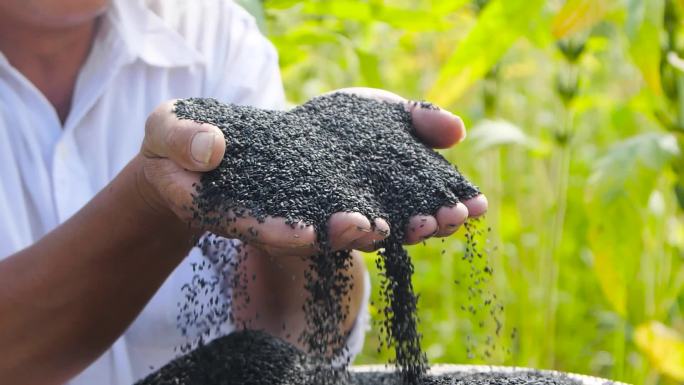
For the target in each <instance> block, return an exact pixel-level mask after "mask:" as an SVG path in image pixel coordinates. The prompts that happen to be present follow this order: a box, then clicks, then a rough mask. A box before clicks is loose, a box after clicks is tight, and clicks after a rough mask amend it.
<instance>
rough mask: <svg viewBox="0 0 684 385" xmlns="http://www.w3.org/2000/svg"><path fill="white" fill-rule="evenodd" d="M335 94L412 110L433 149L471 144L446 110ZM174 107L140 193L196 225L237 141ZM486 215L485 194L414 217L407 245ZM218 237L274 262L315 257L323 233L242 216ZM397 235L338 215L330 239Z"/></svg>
mask: <svg viewBox="0 0 684 385" xmlns="http://www.w3.org/2000/svg"><path fill="white" fill-rule="evenodd" d="M335 92H345V93H353V94H356V95H359V96H362V97H368V98H374V99H378V100H384V101H389V102H396V103H403V104H404V105H405V106H406V108H407V110H408V111H410V113H411V116H412V119H413V124H414V127H415V130H416V134H417V136H418V137H419V138H420V139H421V140H422V141H423V142H424V143H425V144H426V145H429V146H431V147H433V148H448V147H451V146H453V145H455V144H456V143H458V142H460V141H461V140H463V139H464V138H465V128H464V126H463V122H462V120H461V119H460V118H459V117H458V116H455V115H453V114H451V113H450V112H448V111H445V110H442V109H427V108H422V107H421V106H420V104H418V103H413V102H410V101H407V100H406V99H403V98H401V97H400V96H398V95H395V94H393V93H390V92H387V91H383V90H377V89H370V88H346V89H342V90H339V91H335ZM174 103H175V101H173V100H172V101H168V102H165V103H163V104H161V105H160V106H159V107H157V108H156V109H155V111H154V112H153V113H152V114H151V115H150V116H149V118H148V120H147V123H146V125H145V139H144V141H143V145H142V149H141V151H140V157H141V158H142V164H143V166H142V168H143V169H142V173H141V174H142V183H144V184H146V185H148V186H151V188H141V189H140V190H141V193H142V194H143V195H144V198H145V199H146V201H147V202H148V204H149V205H150V206H152V207H153V208H154V209H156V210H164V211H168V210H171V211H172V212H173V213H174V214H175V215H176V216H178V217H179V218H180V219H181V220H183V221H187V222H190V221H191V219H192V210H191V207H192V206H193V198H192V195H193V194H195V192H196V187H195V186H196V185H197V184H199V183H200V177H201V174H202V173H203V172H206V171H209V170H212V169H214V168H216V167H217V166H218V165H219V163H220V162H221V159H222V158H223V155H224V153H225V151H230V138H228V140H227V142H228V145H226V139H225V138H224V137H223V134H222V132H221V130H219V128H218V127H215V126H213V125H210V124H206V123H198V122H193V121H191V120H181V119H178V118H177V117H176V115H175V113H174V112H173V108H174ZM486 210H487V199H486V198H485V196H484V195H478V196H476V197H474V198H472V199H469V200H467V201H464V202H462V203H458V204H456V205H455V206H451V207H442V208H440V209H439V210H437V212H436V213H435V214H434V215H424V216H415V217H413V218H411V219H410V220H409V224H408V225H407V228H406V229H405V234H406V235H405V239H404V241H405V243H407V244H415V243H418V242H420V241H422V240H424V239H427V238H430V237H433V236H435V237H444V236H448V235H451V234H453V233H454V232H455V231H456V230H457V229H458V228H459V227H460V226H461V225H462V224H463V223H464V222H465V220H466V219H467V218H468V217H477V216H480V215H482V214H484V213H485V211H486ZM204 230H211V231H212V232H216V233H219V234H222V235H225V236H229V237H237V238H241V239H242V240H244V241H247V242H249V243H251V244H253V245H254V246H256V247H259V248H261V249H262V250H263V251H265V252H266V253H268V254H269V255H272V256H297V255H298V256H302V255H310V254H313V253H315V252H316V250H317V246H316V244H315V243H316V233H315V230H314V228H313V226H311V225H307V224H304V223H300V224H296V225H295V226H291V225H289V224H286V223H285V219H284V218H274V217H268V218H266V220H265V221H258V220H257V219H256V218H251V217H236V218H235V220H234V221H230V222H229V226H226V227H224V228H219V229H216V228H212V229H204ZM390 231H391V229H390V227H389V224H388V223H387V222H386V221H385V220H384V219H382V218H376V219H375V220H374V221H373V223H372V224H371V222H370V221H369V220H368V218H366V217H365V216H364V215H362V214H361V213H357V212H344V213H342V212H341V213H335V214H333V215H332V216H331V217H330V219H329V221H328V232H329V233H328V239H329V240H330V244H331V247H332V248H333V249H336V250H339V249H358V250H363V251H371V250H374V249H376V245H377V244H378V241H381V240H383V239H384V238H386V237H387V236H388V235H389V233H390Z"/></svg>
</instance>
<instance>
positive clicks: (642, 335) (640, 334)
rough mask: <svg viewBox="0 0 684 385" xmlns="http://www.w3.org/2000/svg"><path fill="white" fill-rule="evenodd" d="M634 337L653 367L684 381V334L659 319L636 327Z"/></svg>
mask: <svg viewBox="0 0 684 385" xmlns="http://www.w3.org/2000/svg"><path fill="white" fill-rule="evenodd" d="M634 338H635V340H636V344H637V346H638V347H639V349H640V350H641V351H642V352H644V353H645V354H646V356H648V358H649V360H650V361H651V364H652V365H653V367H655V368H656V369H658V371H659V372H661V373H663V374H665V375H667V376H669V377H671V378H673V379H675V380H678V381H684V336H682V335H681V334H679V333H677V332H676V331H675V330H673V329H670V328H668V327H667V326H665V325H663V324H661V323H659V322H657V321H650V322H647V323H643V324H641V325H639V326H638V327H637V328H636V330H635V332H634Z"/></svg>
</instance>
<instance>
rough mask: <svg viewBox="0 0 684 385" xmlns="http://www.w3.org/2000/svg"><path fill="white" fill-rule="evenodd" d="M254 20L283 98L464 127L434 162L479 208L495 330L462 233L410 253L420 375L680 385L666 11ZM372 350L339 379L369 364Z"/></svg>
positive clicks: (439, 7) (678, 83) (680, 250)
mask: <svg viewBox="0 0 684 385" xmlns="http://www.w3.org/2000/svg"><path fill="white" fill-rule="evenodd" d="M245 2H248V3H250V2H249V1H247V0H245ZM251 3H253V4H252V5H254V4H257V5H258V3H259V2H258V1H252V2H251ZM263 6H264V8H263V10H264V15H265V16H264V20H263V22H264V25H265V32H266V33H267V35H268V36H269V38H270V39H271V40H272V41H273V43H274V44H275V45H276V47H277V48H278V51H279V53H280V62H281V68H282V73H283V79H284V82H285V88H286V92H287V95H288V98H289V100H290V101H291V102H293V103H301V102H303V101H305V100H307V99H309V98H311V97H313V96H315V95H318V94H320V93H322V92H326V91H329V90H332V89H336V88H341V87H348V86H371V87H380V88H385V89H388V90H391V91H393V92H396V93H398V94H401V95H403V96H405V97H408V98H413V99H424V98H429V99H431V100H433V101H436V102H439V103H441V105H442V106H443V107H444V108H448V109H451V110H453V111H454V112H456V113H458V114H459V115H460V116H461V117H463V119H464V121H465V122H466V123H467V125H468V126H469V127H472V129H471V130H470V133H469V140H466V141H465V142H463V143H461V144H460V145H458V146H457V148H455V149H452V150H448V151H444V155H445V156H446V157H447V158H448V159H450V160H451V161H453V162H454V163H456V164H458V165H459V167H460V169H461V170H462V171H463V172H464V173H465V174H466V175H467V176H468V177H469V178H470V179H471V180H473V181H475V182H477V183H478V184H479V185H480V186H481V188H482V190H483V191H484V192H486V194H487V196H488V198H489V202H490V211H489V213H488V215H487V218H486V220H485V221H484V225H483V228H484V229H485V230H486V229H487V228H490V231H485V233H486V234H485V235H486V237H487V242H481V244H482V243H483V245H482V246H481V247H484V248H486V250H487V251H488V263H489V266H491V267H492V268H493V269H494V274H493V275H492V278H491V279H490V280H489V282H488V283H487V287H486V290H485V292H490V293H494V294H496V295H497V301H498V302H500V303H501V305H502V306H503V312H502V314H501V316H500V320H501V322H502V323H503V329H502V330H501V332H500V333H499V334H498V335H497V334H496V333H495V327H496V325H495V323H494V322H491V321H492V320H491V317H488V316H487V313H486V312H485V313H483V312H478V313H476V314H475V315H473V314H472V313H471V312H469V311H468V306H470V305H473V304H474V303H475V302H474V300H473V299H472V298H470V299H469V292H468V290H466V289H465V285H469V283H468V282H467V280H468V277H469V273H470V272H471V269H473V268H476V269H479V268H481V267H482V265H478V266H475V267H473V266H471V265H470V264H468V263H466V262H465V261H463V260H462V255H463V253H464V247H465V246H464V240H463V237H462V236H460V237H459V236H456V237H452V238H449V239H447V240H446V241H441V240H433V241H429V242H428V243H427V244H426V245H421V246H414V247H412V250H411V252H412V255H413V257H414V264H415V270H416V274H415V286H416V289H417V290H418V291H419V292H420V293H421V298H420V302H419V306H420V317H421V320H422V324H421V329H422V333H423V345H424V347H425V349H426V351H427V354H428V356H429V358H430V360H431V361H432V362H452V363H453V362H458V363H490V364H506V365H520V366H531V367H538V368H554V369H558V370H564V371H571V372H579V373H585V374H592V375H597V376H603V377H607V378H612V379H616V380H622V381H626V382H629V383H634V384H646V385H655V384H678V383H682V382H681V381H684V376H683V371H684V353H683V350H682V349H683V348H682V346H683V345H682V341H683V339H684V216H683V209H682V207H684V176H683V175H684V155H683V154H682V153H681V152H680V150H679V148H680V147H681V146H682V144H683V143H684V59H682V57H684V52H683V50H684V46H683V45H682V42H681V35H682V33H684V26H683V25H682V18H681V16H682V15H684V14H683V13H682V12H683V11H684V9H683V6H684V1H681V0H567V1H561V0H549V1H540V0H451V1H437V0H433V1H430V0H411V1H409V0H365V1H348V0H340V1H325V0H305V1H293V0H266V1H265V2H264V3H263ZM680 95H681V96H680ZM443 250H444V251H445V253H442V251H443ZM372 259H373V257H372V256H369V264H368V265H369V268H370V269H371V273H372V274H373V279H374V280H377V276H376V274H374V273H375V270H374V264H373V263H372ZM477 263H480V264H482V263H484V262H476V264H477ZM456 282H458V283H456ZM471 283H472V282H471ZM376 287H377V286H376ZM475 305H476V307H477V306H481V305H478V304H477V303H475ZM462 306H463V308H464V309H465V310H464V309H462ZM371 310H372V311H373V312H376V311H377V309H376V308H375V307H372V309H371ZM374 314H375V315H377V314H376V313H374ZM377 341H378V338H377V328H374V329H373V330H372V331H371V332H370V333H369V336H368V338H367V340H366V347H365V350H364V352H363V354H362V355H361V356H360V357H359V358H358V359H357V363H379V362H385V361H386V360H387V359H388V357H389V355H390V353H389V352H387V351H385V350H383V349H381V350H379V351H378V342H377Z"/></svg>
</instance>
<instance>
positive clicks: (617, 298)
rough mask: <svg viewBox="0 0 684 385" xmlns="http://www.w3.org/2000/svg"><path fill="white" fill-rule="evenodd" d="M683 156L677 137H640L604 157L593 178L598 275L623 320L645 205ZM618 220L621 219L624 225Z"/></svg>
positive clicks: (592, 235)
mask: <svg viewBox="0 0 684 385" xmlns="http://www.w3.org/2000/svg"><path fill="white" fill-rule="evenodd" d="M678 154H679V149H678V147H677V142H676V139H675V138H674V136H672V135H666V134H660V133H648V134H642V135H638V136H635V137H632V138H630V139H627V140H625V141H623V142H621V143H619V144H617V145H616V146H614V147H613V148H612V149H611V150H610V151H609V152H608V153H607V154H606V155H605V156H603V157H602V158H600V159H599V160H598V161H597V162H596V164H595V166H594V170H593V172H592V174H591V176H590V177H589V179H588V182H587V187H586V204H587V210H588V212H589V218H590V225H589V229H588V239H589V245H590V247H591V250H592V252H593V255H594V271H595V273H596V277H597V279H598V281H599V284H600V286H601V289H602V291H603V294H604V296H605V298H606V299H607V300H608V302H609V303H610V304H611V306H612V308H613V309H614V310H615V311H616V312H617V313H619V314H620V315H622V316H627V315H628V313H629V309H628V304H629V303H630V301H629V298H630V283H631V282H633V280H634V279H635V276H636V275H637V273H638V271H639V261H640V259H641V252H642V250H643V245H642V239H641V237H640V235H639V234H640V232H639V231H638V230H637V229H641V228H642V227H643V226H644V222H645V215H646V212H647V207H646V206H647V204H646V202H648V198H649V197H650V195H651V193H652V192H653V190H654V189H655V188H656V185H657V182H658V179H659V178H660V176H661V175H662V173H663V170H665V169H666V168H667V167H668V165H669V163H670V162H671V161H672V160H673V159H674V158H675V157H676V156H678ZM596 213H600V215H596ZM615 218H620V223H619V224H616V223H615Z"/></svg>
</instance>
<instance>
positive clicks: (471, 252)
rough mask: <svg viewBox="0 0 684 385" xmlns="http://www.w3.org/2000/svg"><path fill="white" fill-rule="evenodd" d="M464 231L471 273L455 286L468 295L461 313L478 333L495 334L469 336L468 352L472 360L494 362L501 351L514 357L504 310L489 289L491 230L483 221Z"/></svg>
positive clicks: (471, 222) (465, 256)
mask: <svg viewBox="0 0 684 385" xmlns="http://www.w3.org/2000/svg"><path fill="white" fill-rule="evenodd" d="M464 227H465V241H466V242H465V252H464V253H463V256H462V257H461V259H462V261H463V262H466V263H467V264H468V273H467V276H466V277H461V278H460V279H457V280H456V281H455V282H454V283H455V284H456V286H457V287H458V288H459V289H461V290H463V289H465V290H466V291H467V297H466V298H467V300H466V302H465V303H463V304H461V305H460V310H461V311H462V312H463V313H464V315H465V316H466V317H468V318H469V319H470V320H471V322H473V323H475V326H476V327H477V328H478V329H480V330H483V331H487V330H491V331H492V332H491V333H484V335H485V336H484V340H478V339H476V337H475V333H474V332H473V333H470V334H468V335H467V336H466V351H467V354H468V358H471V359H473V358H479V359H480V360H482V361H484V362H491V361H492V358H493V356H494V355H495V353H497V350H502V351H501V352H500V353H503V355H504V356H508V355H510V351H509V350H508V349H507V348H506V344H505V343H501V341H502V338H503V337H504V336H503V329H504V324H503V318H504V313H503V311H504V306H503V304H502V302H501V300H500V299H499V298H498V296H497V295H496V293H495V292H494V291H493V290H492V289H491V288H489V283H490V279H491V278H492V276H493V275H494V269H493V268H492V267H491V265H490V261H489V259H488V257H489V256H491V255H493V253H492V251H491V250H489V248H488V242H489V238H488V236H489V233H490V232H491V228H485V227H484V219H483V218H473V219H469V220H467V221H466V223H465V224H464ZM514 330H515V329H514ZM513 333H515V331H514V332H513ZM512 338H514V336H513V337H512Z"/></svg>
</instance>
